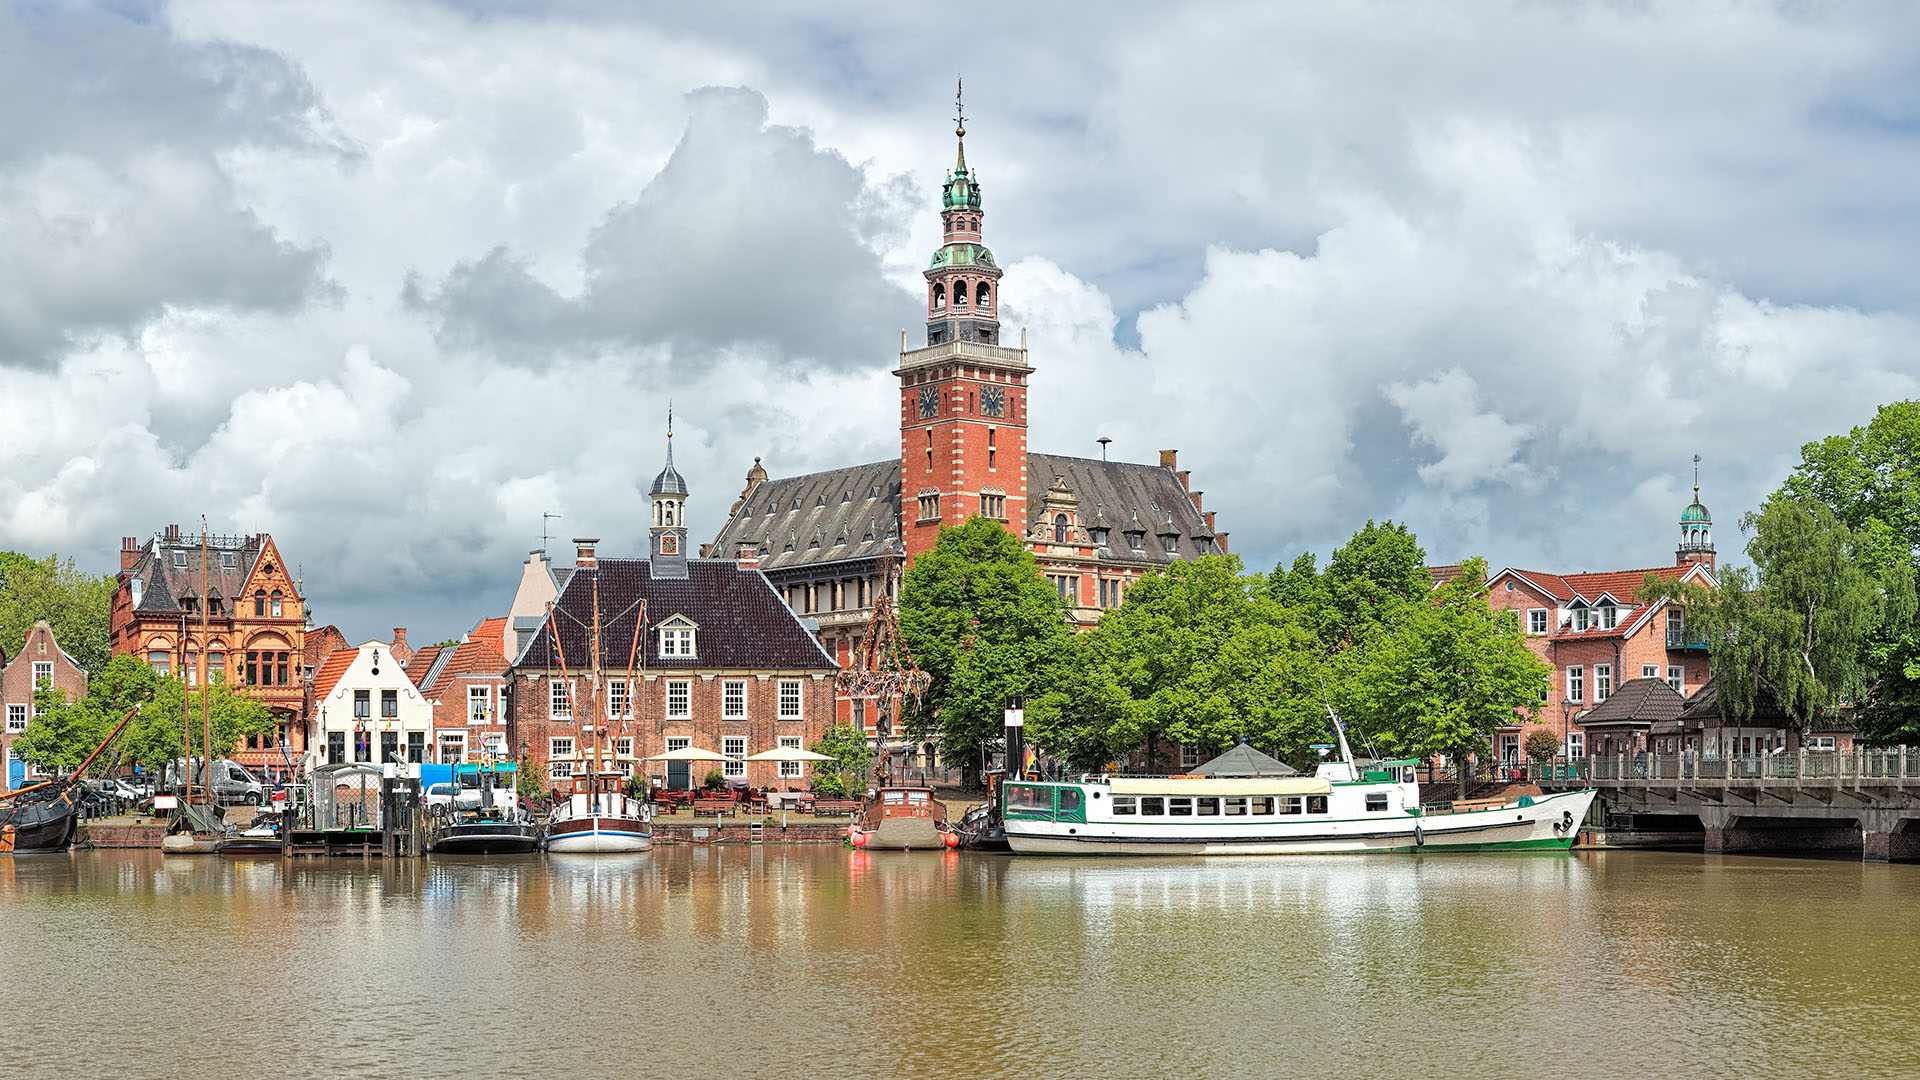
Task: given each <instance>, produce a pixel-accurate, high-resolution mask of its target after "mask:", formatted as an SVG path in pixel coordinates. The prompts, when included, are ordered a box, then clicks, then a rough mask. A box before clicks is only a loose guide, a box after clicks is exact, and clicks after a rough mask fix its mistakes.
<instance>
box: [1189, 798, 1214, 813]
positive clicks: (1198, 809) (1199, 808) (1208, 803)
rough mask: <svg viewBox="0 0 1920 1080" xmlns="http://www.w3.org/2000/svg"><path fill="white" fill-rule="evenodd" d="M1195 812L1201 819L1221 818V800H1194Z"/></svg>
mask: <svg viewBox="0 0 1920 1080" xmlns="http://www.w3.org/2000/svg"><path fill="white" fill-rule="evenodd" d="M1193 812H1194V813H1195V814H1198V815H1199V816H1201V817H1219V816H1220V800H1219V799H1195V800H1193Z"/></svg>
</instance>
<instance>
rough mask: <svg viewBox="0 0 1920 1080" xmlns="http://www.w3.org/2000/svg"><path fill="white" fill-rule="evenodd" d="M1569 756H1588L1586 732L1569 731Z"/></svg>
mask: <svg viewBox="0 0 1920 1080" xmlns="http://www.w3.org/2000/svg"><path fill="white" fill-rule="evenodd" d="M1567 756H1568V757H1571V758H1578V757H1586V756H1587V736H1586V733H1585V732H1581V731H1570V732H1568V733H1567Z"/></svg>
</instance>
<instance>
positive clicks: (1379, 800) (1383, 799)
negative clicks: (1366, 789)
mask: <svg viewBox="0 0 1920 1080" xmlns="http://www.w3.org/2000/svg"><path fill="white" fill-rule="evenodd" d="M1386 808H1387V793H1386V792H1384V791H1376V792H1374V793H1372V794H1370V795H1368V796H1367V813H1369V814H1374V813H1378V812H1380V811H1382V810H1385V809H1386Z"/></svg>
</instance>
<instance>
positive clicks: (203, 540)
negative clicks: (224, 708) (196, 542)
mask: <svg viewBox="0 0 1920 1080" xmlns="http://www.w3.org/2000/svg"><path fill="white" fill-rule="evenodd" d="M199 666H200V724H201V727H202V730H203V732H204V734H205V737H204V738H203V739H202V740H201V745H202V748H203V749H205V751H206V754H207V782H206V789H207V802H208V803H209V804H211V803H212V802H213V709H212V708H211V707H210V702H211V697H210V695H209V693H208V688H207V516H206V515H205V514H202V515H200V665H199Z"/></svg>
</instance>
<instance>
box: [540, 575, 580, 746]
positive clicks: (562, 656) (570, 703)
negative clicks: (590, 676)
mask: <svg viewBox="0 0 1920 1080" xmlns="http://www.w3.org/2000/svg"><path fill="white" fill-rule="evenodd" d="M553 616H554V607H553V602H552V601H548V602H547V633H548V634H549V635H550V636H551V637H552V638H553V657H554V660H555V661H556V662H557V663H558V664H559V665H560V681H561V682H562V683H564V684H566V687H567V711H568V712H571V713H572V714H573V746H574V752H575V754H576V755H577V756H579V757H583V758H584V757H585V756H586V755H585V754H581V753H580V752H579V751H580V709H579V704H580V703H579V702H577V701H575V700H573V678H572V676H569V675H568V674H567V654H566V650H564V649H562V648H561V647H560V620H558V619H556V618H554V617H553ZM567 617H568V618H570V619H571V618H573V616H571V615H569V616H567ZM574 621H575V622H578V621H579V620H578V619H574ZM549 696H551V693H549ZM548 769H549V778H551V769H552V766H551V764H549V766H548Z"/></svg>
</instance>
